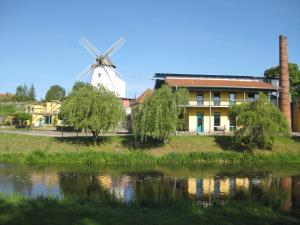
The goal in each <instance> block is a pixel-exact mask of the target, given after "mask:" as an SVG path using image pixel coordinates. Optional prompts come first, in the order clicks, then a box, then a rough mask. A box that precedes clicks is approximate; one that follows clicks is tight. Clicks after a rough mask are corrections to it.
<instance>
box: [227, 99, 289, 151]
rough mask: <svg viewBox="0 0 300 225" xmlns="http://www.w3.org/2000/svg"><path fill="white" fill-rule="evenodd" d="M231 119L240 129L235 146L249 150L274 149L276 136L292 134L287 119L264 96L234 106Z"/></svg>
mask: <svg viewBox="0 0 300 225" xmlns="http://www.w3.org/2000/svg"><path fill="white" fill-rule="evenodd" d="M229 118H230V120H235V121H236V125H237V127H238V129H237V130H236V131H235V133H234V134H235V136H234V138H233V140H234V142H235V144H237V145H240V146H241V147H246V148H248V149H251V148H254V147H258V148H261V149H272V147H273V145H274V141H275V137H276V136H285V135H289V134H290V129H289V126H288V123H287V121H286V119H285V118H284V117H283V115H282V113H281V112H280V111H279V110H278V109H277V108H276V107H275V106H274V105H273V104H271V103H269V101H268V100H267V98H266V96H264V95H260V97H259V99H258V100H256V101H254V102H251V103H243V104H241V105H235V106H233V107H232V108H231V109H230V112H229Z"/></svg>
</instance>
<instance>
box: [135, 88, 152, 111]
mask: <svg viewBox="0 0 300 225" xmlns="http://www.w3.org/2000/svg"><path fill="white" fill-rule="evenodd" d="M152 94H153V91H152V89H150V88H148V89H146V90H145V91H144V92H143V93H142V94H141V95H140V96H139V97H138V98H136V99H135V100H134V101H132V102H131V107H133V106H136V105H140V104H142V103H144V101H145V100H146V99H147V98H149V97H150V96H151V95H152Z"/></svg>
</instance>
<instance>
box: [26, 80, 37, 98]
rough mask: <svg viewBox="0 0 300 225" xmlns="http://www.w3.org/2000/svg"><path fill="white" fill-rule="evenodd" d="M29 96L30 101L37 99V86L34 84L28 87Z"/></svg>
mask: <svg viewBox="0 0 300 225" xmlns="http://www.w3.org/2000/svg"><path fill="white" fill-rule="evenodd" d="M27 98H28V100H29V101H35V88H34V86H33V84H31V86H30V88H29V89H28V93H27Z"/></svg>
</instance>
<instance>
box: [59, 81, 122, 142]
mask: <svg viewBox="0 0 300 225" xmlns="http://www.w3.org/2000/svg"><path fill="white" fill-rule="evenodd" d="M61 117H62V118H63V119H64V121H65V122H66V123H67V124H70V125H73V126H75V128H77V129H79V128H82V129H85V130H90V131H91V132H92V133H93V136H94V137H95V139H97V137H98V135H99V133H100V132H101V131H102V132H107V131H108V130H109V129H112V128H115V127H116V125H117V124H118V123H119V122H120V121H122V120H123V119H124V118H125V113H124V109H123V106H122V104H121V102H120V100H119V99H118V98H117V97H116V96H115V94H114V93H112V92H110V91H108V90H107V89H105V88H104V87H103V86H101V87H99V88H95V87H93V86H92V85H90V84H84V85H81V86H80V87H78V86H77V87H75V88H74V87H73V90H72V92H71V94H70V95H69V96H68V97H67V99H66V100H65V101H64V102H63V104H62V106H61Z"/></svg>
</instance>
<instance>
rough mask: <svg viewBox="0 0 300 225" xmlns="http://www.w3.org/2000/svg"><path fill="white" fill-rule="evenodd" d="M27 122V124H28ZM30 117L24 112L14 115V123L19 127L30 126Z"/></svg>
mask: <svg viewBox="0 0 300 225" xmlns="http://www.w3.org/2000/svg"><path fill="white" fill-rule="evenodd" d="M28 121H29V124H28ZM31 122H32V115H31V114H28V113H24V112H18V113H15V115H14V123H15V124H16V125H19V126H28V125H31Z"/></svg>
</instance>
